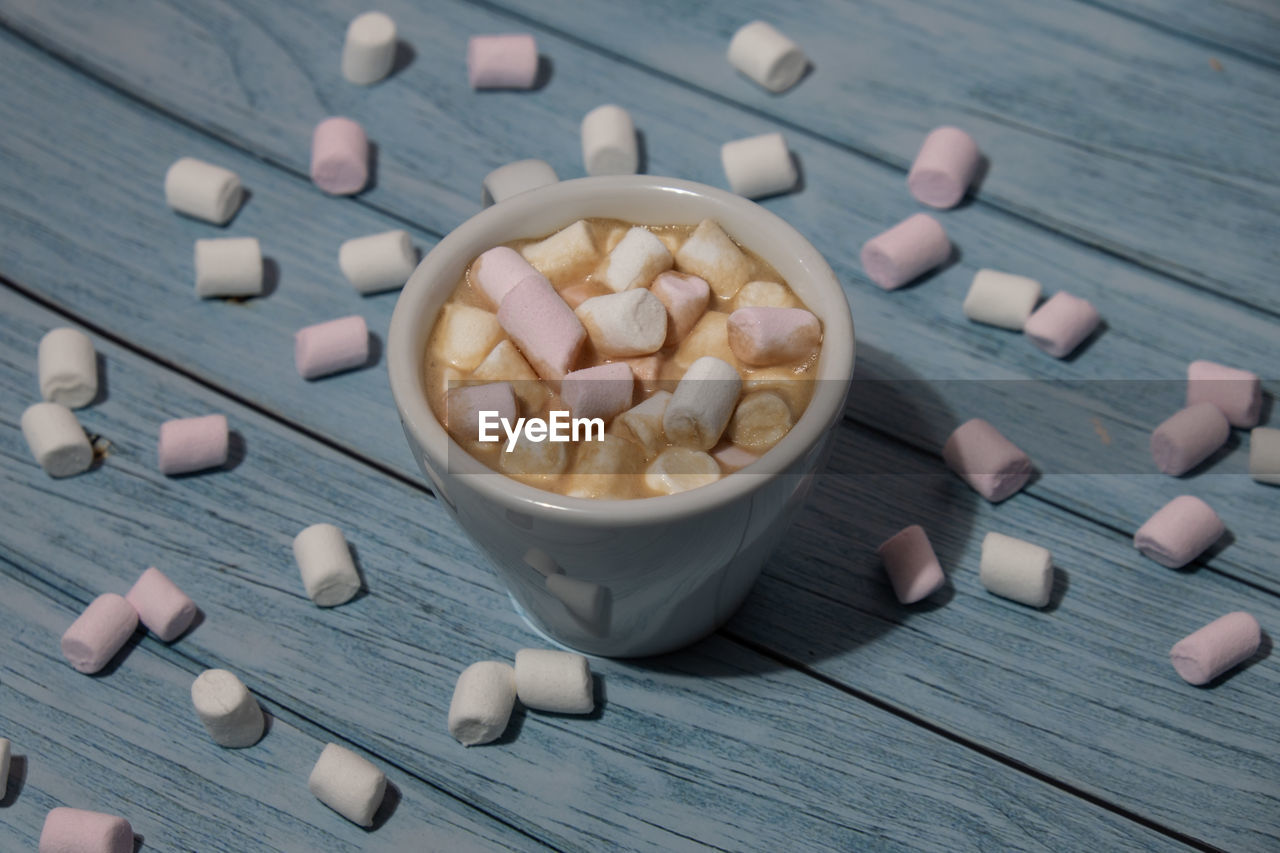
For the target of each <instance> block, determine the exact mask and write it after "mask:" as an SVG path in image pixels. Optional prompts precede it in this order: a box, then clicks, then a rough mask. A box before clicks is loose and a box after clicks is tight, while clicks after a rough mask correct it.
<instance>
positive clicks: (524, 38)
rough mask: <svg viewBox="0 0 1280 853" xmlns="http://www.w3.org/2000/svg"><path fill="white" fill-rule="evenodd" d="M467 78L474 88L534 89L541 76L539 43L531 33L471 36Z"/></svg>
mask: <svg viewBox="0 0 1280 853" xmlns="http://www.w3.org/2000/svg"><path fill="white" fill-rule="evenodd" d="M467 79H468V80H469V81H470V83H471V88H472V89H532V88H533V87H534V84H535V83H536V82H537V80H538V43H537V42H536V41H534V38H533V36H531V35H529V34H528V33H515V34H511V35H497V36H472V37H471V39H470V40H469V41H468V42H467Z"/></svg>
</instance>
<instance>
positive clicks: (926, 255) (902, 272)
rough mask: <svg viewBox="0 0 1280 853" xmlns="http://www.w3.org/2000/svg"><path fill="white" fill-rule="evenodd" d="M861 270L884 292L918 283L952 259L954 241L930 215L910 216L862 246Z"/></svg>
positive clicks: (918, 214)
mask: <svg viewBox="0 0 1280 853" xmlns="http://www.w3.org/2000/svg"><path fill="white" fill-rule="evenodd" d="M860 257H861V259H862V268H863V269H864V270H865V271H866V273H867V277H868V278H870V279H871V280H872V281H873V282H875V283H876V284H877V285H879V286H880V287H883V288H884V289H885V290H895V289H897V288H899V287H902V285H904V284H906V283H908V282H911V281H915V280H916V279H917V278H919V277H920V276H922V275H924V274H925V273H927V272H928V271H929V270H931V269H934V268H935V267H939V266H941V265H942V264H944V263H946V261H947V258H949V257H951V241H950V240H948V239H947V232H946V231H944V230H943V228H942V226H941V225H940V224H939V223H938V220H936V219H934V218H933V217H932V216H930V215H929V214H927V213H917V214H915V215H913V216H908V217H907V218H906V219H904V220H902V221H901V222H899V223H898V224H897V225H895V226H893V227H892V228H890V229H889V230H888V231H883V232H881V233H879V234H877V235H876V236H874V237H872V238H871V239H870V240H868V241H867V242H865V243H863V244H862V252H861V255H860Z"/></svg>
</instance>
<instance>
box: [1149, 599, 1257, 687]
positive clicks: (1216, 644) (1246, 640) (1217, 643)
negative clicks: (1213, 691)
mask: <svg viewBox="0 0 1280 853" xmlns="http://www.w3.org/2000/svg"><path fill="white" fill-rule="evenodd" d="M1260 645H1262V629H1261V628H1260V627H1259V626H1258V620H1257V619H1255V618H1253V616H1252V615H1251V614H1249V613H1246V612H1244V611H1243V610H1237V611H1236V612H1234V613H1228V614H1227V615H1226V616H1219V617H1218V618H1217V619H1214V620H1213V621H1212V622H1210V623H1209V624H1208V625H1205V626H1204V627H1203V628H1201V629H1200V630H1198V631H1195V632H1193V633H1191V634H1188V635H1187V636H1185V637H1183V638H1182V639H1181V640H1179V641H1178V642H1176V643H1174V645H1173V648H1172V649H1170V650H1169V661H1170V662H1171V663H1172V664H1173V668H1174V669H1175V670H1177V673H1178V675H1180V676H1182V680H1183V681H1186V682H1187V683H1188V684H1196V685H1199V684H1208V683H1209V682H1210V681H1213V680H1214V679H1215V678H1217V677H1218V676H1219V675H1222V673H1224V672H1226V671H1227V670H1229V669H1231V668H1232V667H1235V666H1239V665H1240V664H1242V663H1244V662H1245V661H1247V660H1248V659H1249V658H1251V657H1253V655H1254V653H1255V652H1257V651H1258V647H1259V646H1260Z"/></svg>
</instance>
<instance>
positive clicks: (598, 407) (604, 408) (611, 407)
mask: <svg viewBox="0 0 1280 853" xmlns="http://www.w3.org/2000/svg"><path fill="white" fill-rule="evenodd" d="M635 384H636V383H635V376H634V375H633V374H632V373H631V368H630V367H629V366H628V365H627V364H626V363H625V362H621V361H615V362H610V363H609V364H597V365H596V366H595V367H587V368H584V369H582V370H575V371H573V372H572V373H569V374H567V375H566V376H565V377H564V381H563V382H561V384H560V398H561V399H562V400H564V404H565V405H566V406H568V407H569V411H571V412H572V413H573V416H574V417H575V418H603V419H604V421H605V422H606V423H608V422H609V421H611V420H613V418H614V416H616V415H619V414H621V413H622V412H625V411H626V410H627V409H629V408H631V399H632V397H633V396H634V395H635Z"/></svg>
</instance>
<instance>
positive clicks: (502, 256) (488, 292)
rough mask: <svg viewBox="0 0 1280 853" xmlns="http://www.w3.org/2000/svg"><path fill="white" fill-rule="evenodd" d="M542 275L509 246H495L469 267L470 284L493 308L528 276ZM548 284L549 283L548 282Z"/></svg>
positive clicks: (500, 303) (498, 305) (499, 304)
mask: <svg viewBox="0 0 1280 853" xmlns="http://www.w3.org/2000/svg"><path fill="white" fill-rule="evenodd" d="M540 275H542V273H540V272H538V271H537V270H536V269H534V268H533V264H531V263H529V262H528V261H526V260H525V259H524V256H523V255H521V254H520V253H519V252H517V251H516V250H515V249H512V248H510V247H509V246H497V247H495V248H492V249H490V250H489V251H487V252H485V253H484V254H482V255H481V256H480V257H479V258H477V259H476V262H475V264H473V265H472V267H471V282H472V284H474V285H475V286H476V288H477V289H478V290H479V291H480V292H481V293H483V294H484V295H485V296H486V297H487V298H488V300H489V302H491V303H492V304H493V307H494V308H498V307H500V306H501V305H502V299H503V297H505V296H506V295H507V293H508V292H510V290H511V288H513V287H515V286H516V285H517V284H519V283H520V282H521V281H523V280H524V279H526V278H528V277H529V276H540ZM548 283H550V282H548Z"/></svg>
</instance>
